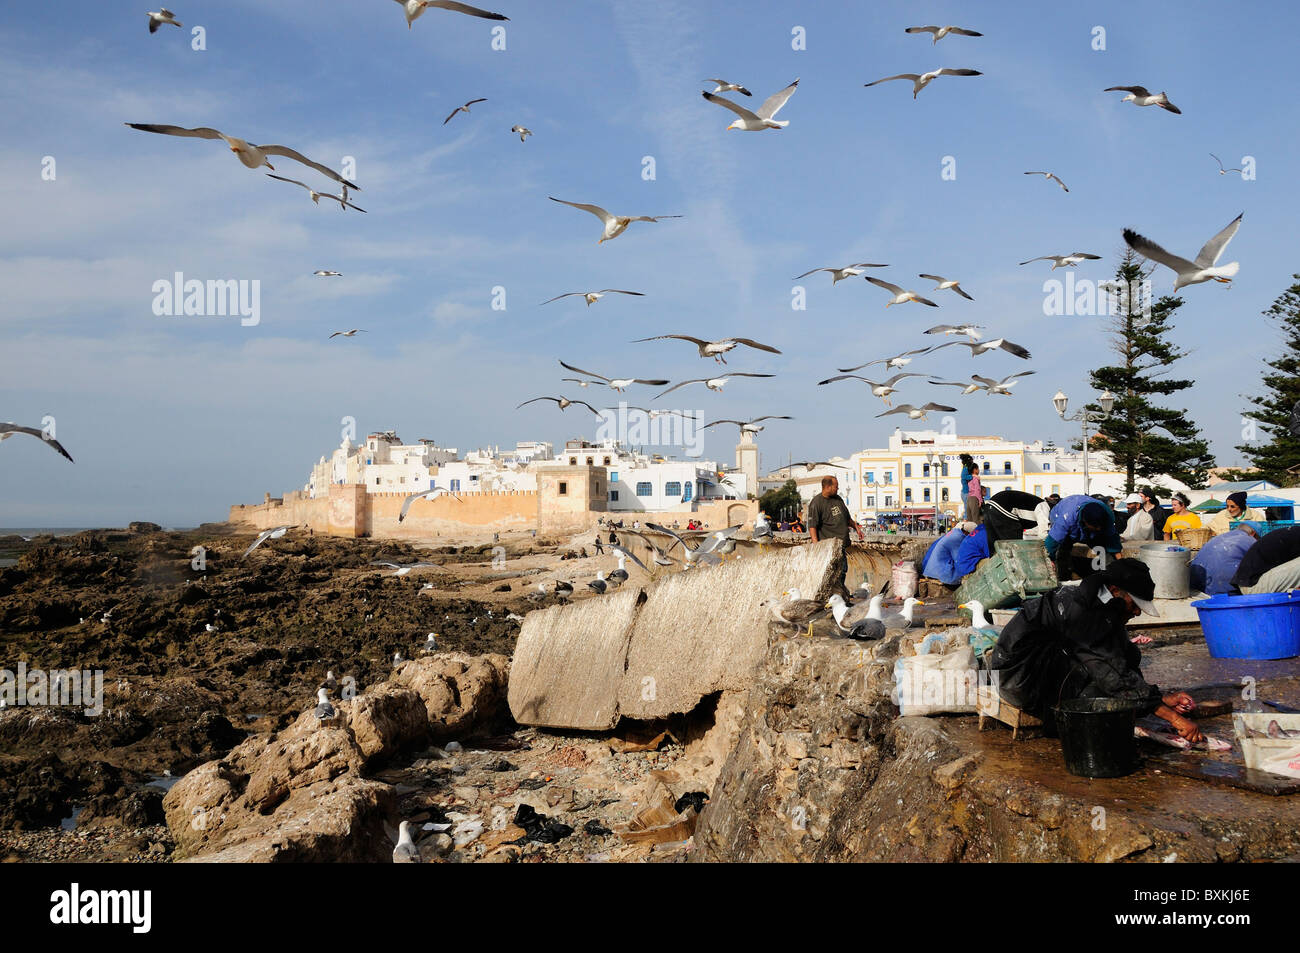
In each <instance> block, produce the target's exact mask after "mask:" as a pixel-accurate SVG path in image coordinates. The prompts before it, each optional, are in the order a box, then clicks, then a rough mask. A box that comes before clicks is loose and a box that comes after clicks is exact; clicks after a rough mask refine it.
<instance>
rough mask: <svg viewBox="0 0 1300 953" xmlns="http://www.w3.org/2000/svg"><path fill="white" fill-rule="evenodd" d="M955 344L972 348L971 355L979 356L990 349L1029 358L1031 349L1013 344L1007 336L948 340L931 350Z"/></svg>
mask: <svg viewBox="0 0 1300 953" xmlns="http://www.w3.org/2000/svg"><path fill="white" fill-rule="evenodd" d="M953 345H957V346H959V347H968V348H970V354H971V357H978V356H979V355H981V354H985V353H987V352H989V351H994V350H1002V351H1006V352H1007V353H1008V354H1014V355H1015V356H1016V357H1020V358H1024V359H1025V360H1029V351H1028V350H1027V349H1025V348H1023V347H1021V346H1020V345H1019V344H1013V343H1012V342H1011V341H1008V340H1007V339H1006V338H990V339H989V340H987V341H947V342H945V343H943V344H936V345H935V346H934V347H933V348H932V349H931V350H935V351H937V350H939V349H940V348H945V347H952V346H953Z"/></svg>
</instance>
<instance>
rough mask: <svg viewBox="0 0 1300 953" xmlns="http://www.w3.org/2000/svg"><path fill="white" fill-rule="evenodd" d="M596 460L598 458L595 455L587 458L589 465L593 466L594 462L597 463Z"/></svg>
mask: <svg viewBox="0 0 1300 953" xmlns="http://www.w3.org/2000/svg"><path fill="white" fill-rule="evenodd" d="M595 462H596V458H595V457H588V458H587V466H591V465H592V464H593V463H595Z"/></svg>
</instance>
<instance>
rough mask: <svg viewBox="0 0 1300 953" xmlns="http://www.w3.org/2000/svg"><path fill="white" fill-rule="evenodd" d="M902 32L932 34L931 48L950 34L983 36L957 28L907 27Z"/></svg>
mask: <svg viewBox="0 0 1300 953" xmlns="http://www.w3.org/2000/svg"><path fill="white" fill-rule="evenodd" d="M903 32H904V33H933V34H934V43H931V44H930V45H931V46H934V44H935V43H938V42H939V41H940V40H942V39H943V38H944V37H945V36H947V35H948V34H949V33H951V34H952V35H953V36H983V35H984V34H983V33H976V32H975V31H974V30H965V29H962V28H961V27H959V26H909V27H908V28H907V29H906V30H904V31H903Z"/></svg>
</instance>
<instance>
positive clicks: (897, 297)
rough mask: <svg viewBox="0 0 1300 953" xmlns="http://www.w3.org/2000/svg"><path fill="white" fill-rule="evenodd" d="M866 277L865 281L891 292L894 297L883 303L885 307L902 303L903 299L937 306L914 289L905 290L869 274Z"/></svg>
mask: <svg viewBox="0 0 1300 953" xmlns="http://www.w3.org/2000/svg"><path fill="white" fill-rule="evenodd" d="M866 277H867V281H869V282H871V283H872V284H873V285H875V286H876V287H878V288H884V289H885V290H886V291H889V292H892V293H893V295H894V297H893V298H891V299H890V301H889V304H886V305H885V307H886V308H888V307H889V305H890V304H902V303H903V302H904V301H915V302H916V303H917V304H928V305H929V306H930V307H932V308H937V307H939V306H938V305H937V304H935V303H934V302H933V301H931V300H930V299H929V298H922V297H921V296H920V295H919V294H917V293H916V292H915V291H905V290H903V289H902V288H900V287H899V286H898V285H895V284H890V283H889V282H888V281H883V280H882V279H880V278H872V277H871V276H870V275H867V276H866Z"/></svg>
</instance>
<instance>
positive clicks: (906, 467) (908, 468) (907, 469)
mask: <svg viewBox="0 0 1300 953" xmlns="http://www.w3.org/2000/svg"><path fill="white" fill-rule="evenodd" d="M911 475H912V465H911V464H910V463H904V464H903V476H904V477H910V476H911Z"/></svg>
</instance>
